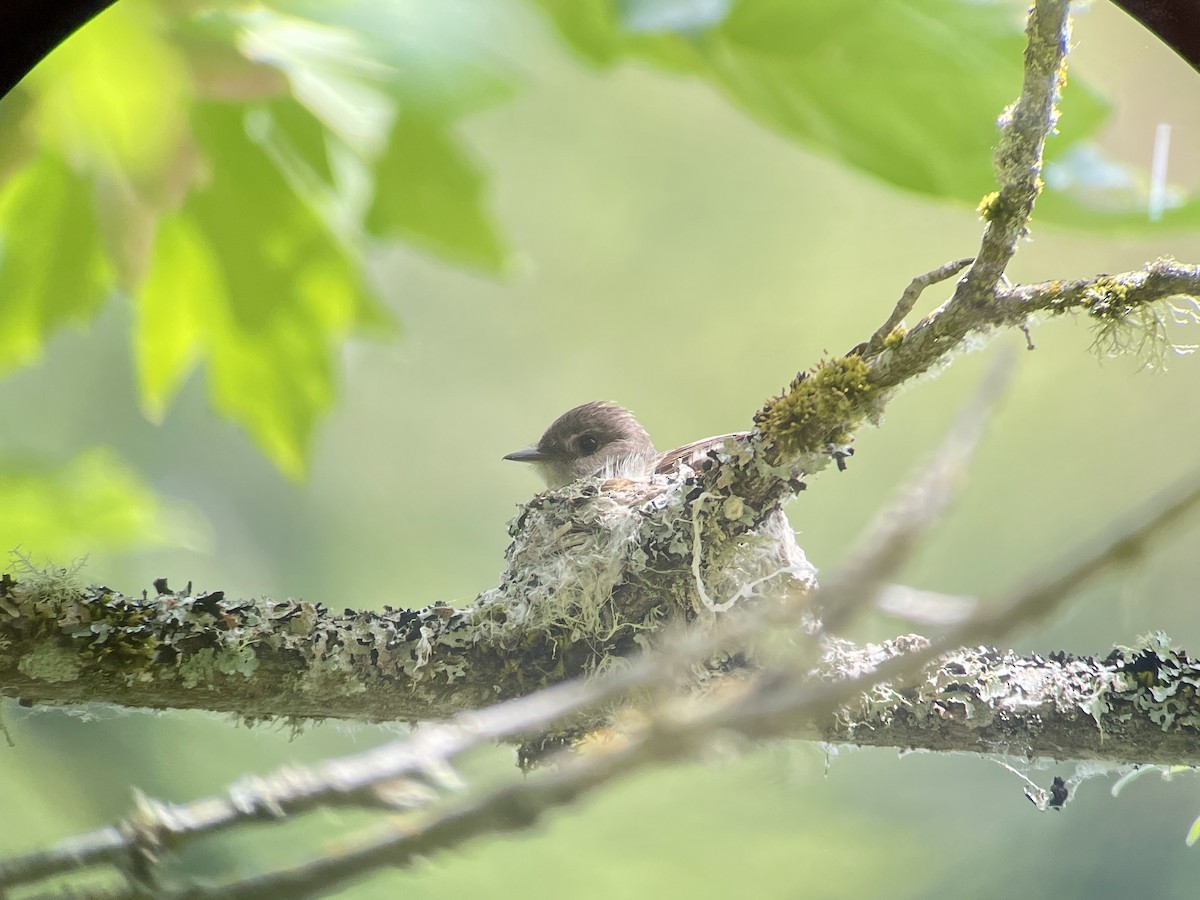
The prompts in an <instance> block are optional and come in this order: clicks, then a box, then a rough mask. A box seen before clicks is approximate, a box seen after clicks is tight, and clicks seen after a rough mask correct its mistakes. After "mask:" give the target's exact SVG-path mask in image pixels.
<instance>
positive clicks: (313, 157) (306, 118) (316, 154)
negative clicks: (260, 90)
mask: <svg viewBox="0 0 1200 900" xmlns="http://www.w3.org/2000/svg"><path fill="white" fill-rule="evenodd" d="M267 112H268V113H269V115H270V117H271V123H272V124H273V125H274V127H275V129H276V130H277V133H278V137H279V138H280V139H281V140H282V142H283V144H284V146H285V147H286V148H287V149H288V150H289V151H291V152H292V153H295V154H296V156H297V157H298V158H299V159H300V160H301V161H303V163H304V164H305V165H306V166H308V168H309V169H310V170H311V171H312V172H313V174H315V175H316V176H317V177H318V178H319V179H321V181H323V182H324V183H325V184H333V168H332V167H331V166H330V163H329V147H328V145H327V143H326V134H327V132H326V130H325V126H323V125H322V124H321V123H320V121H319V120H318V119H317V118H316V117H315V116H314V115H313V114H312V113H311V112H309V110H308V109H307V108H305V107H304V106H302V105H301V104H299V103H296V102H295V101H294V100H276V101H275V102H273V103H271V104H269V105H268V106H267Z"/></svg>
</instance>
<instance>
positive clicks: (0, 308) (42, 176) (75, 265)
mask: <svg viewBox="0 0 1200 900" xmlns="http://www.w3.org/2000/svg"><path fill="white" fill-rule="evenodd" d="M90 194H91V192H90V190H89V185H88V184H87V183H86V182H84V181H83V180H82V179H80V178H78V177H77V176H76V175H75V174H74V173H73V172H72V171H71V170H70V169H69V168H67V166H66V165H64V164H63V163H62V161H61V160H59V159H57V158H56V157H54V156H53V155H51V154H43V155H42V156H41V157H39V158H38V159H37V160H36V161H35V162H33V163H32V164H30V165H27V166H26V167H25V168H23V169H22V170H20V171H18V172H17V173H16V174H15V175H14V176H13V177H12V178H10V179H9V180H8V182H7V183H6V184H5V185H4V186H3V188H0V298H3V301H2V302H0V370H3V369H8V368H12V367H13V366H17V365H21V364H24V363H28V362H31V361H33V360H35V359H37V358H39V357H40V356H41V353H42V348H43V346H44V345H45V343H46V341H47V340H48V339H49V337H50V335H51V333H52V332H53V331H54V330H55V329H57V328H59V327H61V326H62V325H64V324H66V323H68V322H83V321H86V320H87V319H89V318H91V316H93V315H94V314H95V313H96V311H97V310H98V309H99V307H100V304H101V302H102V301H103V299H104V293H105V291H106V289H107V288H108V286H109V285H110V284H111V269H110V266H109V265H108V264H107V262H106V260H105V257H104V253H103V250H102V248H101V245H100V236H99V233H98V230H97V228H96V221H95V218H94V216H93V213H92V208H91V203H90V202H89V200H90Z"/></svg>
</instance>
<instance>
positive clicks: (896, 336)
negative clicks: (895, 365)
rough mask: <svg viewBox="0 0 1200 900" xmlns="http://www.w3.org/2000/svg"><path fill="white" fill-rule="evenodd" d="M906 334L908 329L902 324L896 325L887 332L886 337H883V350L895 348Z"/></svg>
mask: <svg viewBox="0 0 1200 900" xmlns="http://www.w3.org/2000/svg"><path fill="white" fill-rule="evenodd" d="M907 334H908V329H907V328H905V327H904V326H903V325H897V326H896V327H895V328H893V329H892V330H891V331H889V332H888V335H887V337H885V338H884V339H883V348H884V349H885V350H895V349H896V348H897V347H899V346H900V345H901V344H903V343H904V338H905V336H906V335H907Z"/></svg>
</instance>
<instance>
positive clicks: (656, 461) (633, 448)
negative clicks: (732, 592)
mask: <svg viewBox="0 0 1200 900" xmlns="http://www.w3.org/2000/svg"><path fill="white" fill-rule="evenodd" d="M745 435H746V432H744V431H743V432H734V433H733V434H721V435H716V436H715V437H708V438H704V439H703V440H699V441H693V442H692V443H690V444H685V445H684V446H682V447H676V448H675V449H674V450H668V451H667V452H666V453H659V452H658V451H657V450H655V449H654V444H653V443H652V442H651V440H650V435H648V434H646V429H645V428H643V427H642V426H641V424H640V423H639V422H638V420H637V419H635V418H634V417H633V413H631V412H630V411H629V410H627V409H625V408H624V407H622V406H618V405H617V404H615V403H609V402H607V401H604V400H593V401H592V402H591V403H584V404H583V405H582V406H576V407H575V408H574V409H569V410H567V411H566V412H565V413H563V414H562V415H561V416H559V417H558V418H557V419H555V420H554V422H553V424H551V426H550V427H549V428H547V429H546V433H545V434H543V435H542V437H541V439H540V440H539V441H538V442H537V444H535V445H534V446H533V447H530V448H529V449H528V450H518V451H517V452H516V453H510V454H508V455H507V456H505V457H504V458H505V459H512V460H516V461H517V462H528V463H533V464H534V466H535V467H536V468H537V470H538V474H539V475H541V476H542V480H543V481H545V482H546V486H547V487H551V488H560V487H563V486H564V485H568V484H570V483H571V482H572V481H575V480H577V479H580V478H586V477H588V476H589V475H603V476H605V477H607V478H640V477H644V476H646V475H650V474H652V473H655V472H670V471H672V470H673V469H675V468H676V467H677V466H679V464H680V463H684V462H686V463H688V464H689V465H692V466H693V467H694V466H695V465H697V464H698V463H699V461H700V460H701V459H703V458H704V456H705V454H707V453H708V451H710V450H712V449H714V448H716V447H719V446H720V445H721V444H723V443H725V441H727V440H728V439H730V438H739V437H744V436H745Z"/></svg>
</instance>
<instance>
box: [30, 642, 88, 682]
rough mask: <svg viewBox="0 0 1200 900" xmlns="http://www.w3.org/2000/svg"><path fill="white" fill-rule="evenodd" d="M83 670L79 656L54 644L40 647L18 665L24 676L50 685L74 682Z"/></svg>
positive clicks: (66, 648)
mask: <svg viewBox="0 0 1200 900" xmlns="http://www.w3.org/2000/svg"><path fill="white" fill-rule="evenodd" d="M81 668H82V664H81V662H80V659H79V654H77V653H75V651H73V650H71V649H70V648H68V647H58V646H55V645H52V644H42V645H40V646H39V647H37V648H36V649H35V650H34V651H33V652H32V653H29V654H26V655H25V656H23V657H21V660H20V662H18V663H17V669H18V670H19V671H20V672H21V674H22V675H25V676H26V677H28V678H33V679H35V680H37V681H44V682H46V683H48V684H58V683H59V682H63V681H74V680H75V679H77V678H78V677H79V671H80V669H81Z"/></svg>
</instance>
